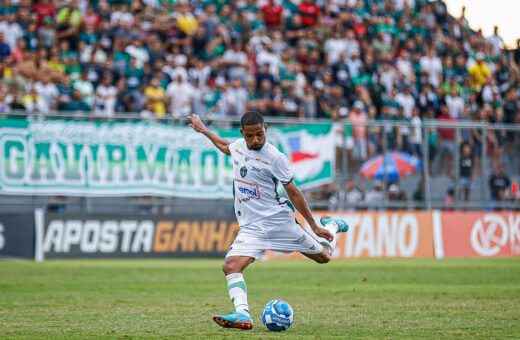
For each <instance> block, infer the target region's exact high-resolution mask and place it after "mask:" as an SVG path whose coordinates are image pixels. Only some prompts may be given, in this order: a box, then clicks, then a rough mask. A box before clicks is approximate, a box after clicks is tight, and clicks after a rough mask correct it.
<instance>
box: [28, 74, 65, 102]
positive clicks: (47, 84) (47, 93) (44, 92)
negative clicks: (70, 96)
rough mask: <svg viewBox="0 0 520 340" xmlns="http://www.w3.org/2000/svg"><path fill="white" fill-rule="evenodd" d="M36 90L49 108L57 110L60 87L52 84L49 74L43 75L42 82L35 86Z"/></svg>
mask: <svg viewBox="0 0 520 340" xmlns="http://www.w3.org/2000/svg"><path fill="white" fill-rule="evenodd" d="M34 89H35V90H36V93H37V94H38V95H39V96H42V97H43V98H44V99H45V102H46V103H47V105H48V106H49V107H52V108H54V109H56V100H57V98H58V95H59V92H58V87H57V86H56V85H55V84H54V83H51V78H50V75H49V74H43V75H42V77H41V80H40V81H38V82H36V83H35V84H34Z"/></svg>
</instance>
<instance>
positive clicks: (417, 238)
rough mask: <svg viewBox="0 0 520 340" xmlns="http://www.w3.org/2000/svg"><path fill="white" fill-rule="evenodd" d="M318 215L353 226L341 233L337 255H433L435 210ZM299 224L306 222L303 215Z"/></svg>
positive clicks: (272, 254) (273, 255)
mask: <svg viewBox="0 0 520 340" xmlns="http://www.w3.org/2000/svg"><path fill="white" fill-rule="evenodd" d="M313 215H314V216H316V218H317V222H318V223H319V221H318V219H319V216H323V215H329V216H332V217H340V218H343V219H345V220H346V221H347V223H348V225H349V227H350V229H349V231H348V232H347V233H341V234H339V236H338V241H337V245H336V251H335V252H334V254H333V256H334V257H336V258H363V257H424V258H426V257H430V258H431V257H433V256H434V248H433V231H432V213H431V212H430V211H425V212H415V211H413V212H412V211H395V212H394V211H392V212H379V211H374V212H363V211H353V212H345V213H332V212H328V211H327V212H323V211H315V212H313ZM297 218H298V220H299V221H300V224H302V225H305V223H303V222H304V221H303V220H301V217H300V216H297ZM265 258H266V259H277V258H303V256H302V255H301V254H298V253H293V254H281V253H275V252H268V253H267V254H266V256H265Z"/></svg>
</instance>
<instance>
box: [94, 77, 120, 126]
mask: <svg viewBox="0 0 520 340" xmlns="http://www.w3.org/2000/svg"><path fill="white" fill-rule="evenodd" d="M116 99H117V88H116V87H115V86H114V85H112V77H111V76H109V75H104V76H103V77H102V78H101V83H100V84H99V86H98V87H97V88H96V94H95V109H94V111H95V113H97V114H100V115H103V116H107V117H111V116H113V115H114V111H115V106H116Z"/></svg>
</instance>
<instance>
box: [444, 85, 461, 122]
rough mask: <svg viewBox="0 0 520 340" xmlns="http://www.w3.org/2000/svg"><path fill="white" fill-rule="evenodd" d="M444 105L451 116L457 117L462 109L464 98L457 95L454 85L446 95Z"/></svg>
mask: <svg viewBox="0 0 520 340" xmlns="http://www.w3.org/2000/svg"><path fill="white" fill-rule="evenodd" d="M446 105H447V106H448V112H449V115H450V117H452V118H459V117H460V115H461V114H462V111H464V100H463V99H462V97H461V96H459V94H458V93H457V89H456V88H455V87H452V88H451V91H450V94H449V95H448V96H446Z"/></svg>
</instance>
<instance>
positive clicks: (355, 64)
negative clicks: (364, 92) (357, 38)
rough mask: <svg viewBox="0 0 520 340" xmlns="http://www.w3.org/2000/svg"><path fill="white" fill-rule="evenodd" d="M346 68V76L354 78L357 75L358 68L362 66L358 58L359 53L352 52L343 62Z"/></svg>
mask: <svg viewBox="0 0 520 340" xmlns="http://www.w3.org/2000/svg"><path fill="white" fill-rule="evenodd" d="M345 64H346V65H347V68H348V76H350V78H356V77H358V76H359V70H360V69H361V67H362V66H363V62H362V61H361V60H360V59H359V53H358V52H354V53H352V55H351V56H350V58H348V59H347V61H346V62H345Z"/></svg>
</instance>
